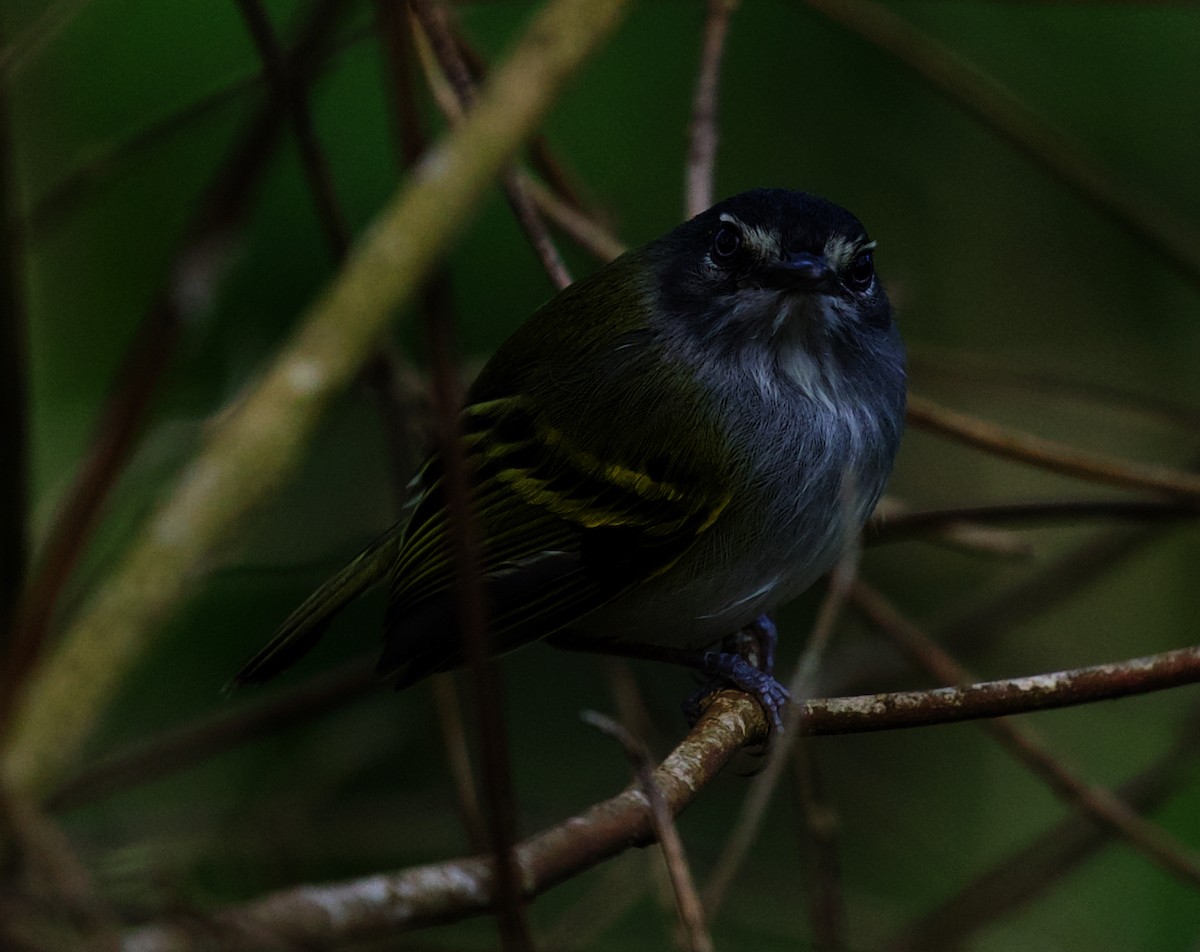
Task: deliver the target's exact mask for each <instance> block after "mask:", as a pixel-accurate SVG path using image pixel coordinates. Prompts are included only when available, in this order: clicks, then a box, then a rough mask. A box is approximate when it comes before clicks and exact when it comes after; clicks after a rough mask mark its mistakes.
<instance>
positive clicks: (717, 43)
mask: <svg viewBox="0 0 1200 952" xmlns="http://www.w3.org/2000/svg"><path fill="white" fill-rule="evenodd" d="M737 3H738V0H708V15H707V16H706V18H705V20H704V39H703V40H702V41H701V45H700V68H699V69H698V70H697V71H696V93H695V96H694V97H693V99H692V122H691V126H690V127H689V129H688V153H687V166H686V170H685V175H684V179H685V181H686V193H687V194H686V197H685V199H684V203H683V208H684V213H685V215H686V217H688V218H694V217H695V216H696V215H699V214H700V213H701V212H702V211H704V210H705V209H707V208H708V207H709V206H711V205H712V203H713V181H714V179H715V173H716V167H717V141H718V138H719V136H718V133H717V86H718V84H719V82H720V77H721V60H722V59H723V58H724V55H725V36H726V34H727V33H728V32H729V18H730V16H731V15H732V14H733V11H734V10H735V9H736V8H737Z"/></svg>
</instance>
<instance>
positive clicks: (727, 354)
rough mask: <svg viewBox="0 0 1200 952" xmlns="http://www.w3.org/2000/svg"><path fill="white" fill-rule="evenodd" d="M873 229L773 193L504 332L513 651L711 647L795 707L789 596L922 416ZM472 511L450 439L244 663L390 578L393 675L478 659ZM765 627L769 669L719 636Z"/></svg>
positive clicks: (503, 559)
mask: <svg viewBox="0 0 1200 952" xmlns="http://www.w3.org/2000/svg"><path fill="white" fill-rule="evenodd" d="M874 248H875V243H874V242H873V241H871V240H870V239H869V238H868V237H867V234H866V231H865V230H864V229H863V226H862V224H861V223H860V222H859V221H858V219H857V218H855V217H854V216H853V215H852V214H850V213H849V212H848V211H846V210H845V209H843V208H841V207H839V206H837V205H834V204H832V203H831V202H828V201H826V200H824V199H822V198H818V197H817V196H815V195H810V194H806V193H803V192H795V191H790V190H785V189H756V190H754V191H749V192H745V193H743V194H741V195H737V196H735V197H733V198H730V199H727V200H725V201H723V202H720V203H719V204H717V205H715V206H713V207H712V208H710V209H709V210H708V211H706V212H703V213H702V214H700V215H697V216H696V217H695V218H693V219H691V220H690V221H687V222H685V223H683V224H682V225H679V226H678V227H677V228H675V229H674V230H673V231H671V232H668V233H667V234H666V235H664V236H663V237H661V238H659V239H657V240H655V241H651V242H650V243H649V244H646V245H643V246H642V247H640V248H637V249H635V250H633V251H629V252H627V253H626V254H624V255H622V256H621V257H619V258H617V259H616V260H614V261H612V262H611V263H609V264H608V265H605V266H604V267H602V268H600V269H599V270H598V271H596V272H595V273H593V274H591V275H590V276H589V277H586V278H584V279H582V280H580V281H577V282H575V283H574V284H572V285H571V286H570V287H568V288H566V289H565V290H563V291H561V292H560V293H559V294H557V295H556V296H555V297H554V298H552V299H551V300H550V301H549V302H548V303H547V304H545V305H543V306H542V307H541V308H540V309H539V310H537V311H536V312H535V313H534V314H533V316H532V317H530V318H529V320H528V321H526V322H525V323H524V324H523V325H522V326H521V327H519V328H518V329H517V330H516V332H515V333H513V335H512V336H511V337H509V338H508V339H507V340H506V341H505V342H504V343H503V344H501V345H500V347H499V349H498V350H497V351H496V352H495V354H494V356H493V357H492V358H491V359H490V360H489V361H488V363H487V364H486V366H485V367H484V368H483V370H482V372H481V373H480V374H479V376H478V378H477V379H476V381H475V383H474V384H473V385H472V387H471V388H470V391H469V393H468V395H467V400H466V405H465V407H464V408H463V410H462V417H461V422H462V431H463V451H464V455H465V459H466V462H467V465H468V469H469V472H470V474H471V476H470V478H471V485H472V504H473V519H474V524H475V526H476V532H477V535H478V537H479V539H480V541H481V552H480V554H479V570H480V573H481V576H482V579H483V582H484V586H485V588H484V592H485V595H486V601H487V606H488V612H489V628H490V631H491V634H492V639H493V644H494V647H495V650H496V651H497V652H498V653H501V652H507V651H509V650H511V649H513V648H517V647H519V646H521V645H524V644H526V643H528V642H532V641H537V640H539V639H546V640H548V641H549V642H550V643H551V644H553V645H556V646H558V647H563V648H572V649H581V650H594V651H602V652H609V653H614V654H624V655H632V656H643V657H653V658H659V659H664V660H671V661H676V662H680V663H683V664H688V665H690V666H692V667H694V668H697V669H699V670H701V671H703V672H705V673H706V674H708V675H710V676H712V677H714V678H715V679H716V681H718V682H719V683H722V684H726V685H730V686H733V687H737V688H740V689H742V690H746V691H749V692H751V693H753V694H755V695H756V696H757V697H758V698H759V700H760V701H761V702H762V704H763V706H764V707H765V708H766V710H767V712H768V714H769V715H770V717H771V719H772V722H773V723H774V725H775V727H776V729H781V728H782V719H781V713H780V712H781V709H782V708H783V706H784V705H785V704H786V702H787V700H788V696H787V692H786V690H785V689H784V688H783V687H782V686H781V685H780V684H779V683H778V682H777V681H776V680H775V679H774V677H773V675H772V673H771V670H770V667H771V664H772V663H773V657H774V637H773V632H774V629H773V626H771V625H770V622H769V617H768V615H767V613H769V612H770V611H772V610H773V609H774V608H776V607H777V606H778V605H780V604H782V603H784V602H786V601H788V600H789V599H791V598H793V597H794V596H796V595H798V594H799V593H800V592H802V591H803V590H804V589H806V588H807V587H808V586H809V585H811V584H812V583H813V582H814V581H816V579H817V578H819V577H820V576H821V575H822V574H823V573H825V572H826V571H827V570H828V569H829V568H830V567H831V566H832V565H833V564H834V562H835V561H836V560H837V559H838V557H839V556H840V555H841V553H842V552H843V551H844V550H845V548H846V545H847V543H848V541H849V540H851V539H852V538H853V536H854V535H855V534H857V533H858V532H859V531H860V530H861V528H862V526H863V524H864V522H865V521H866V520H867V518H868V517H869V516H870V514H871V511H872V510H873V509H874V507H875V503H876V502H877V500H878V499H879V496H880V494H881V493H882V492H883V487H884V484H885V482H886V481H887V478H888V475H889V474H890V472H891V469H892V463H893V460H894V459H895V456H896V451H897V448H898V446H899V442H900V435H901V430H902V428H903V420H904V407H905V357H904V347H903V344H902V343H901V341H900V336H899V334H898V332H897V330H896V327H895V325H894V324H893V321H892V310H891V306H890V304H889V303H888V299H887V295H886V294H885V292H884V289H883V286H882V285H881V283H880V281H879V278H878V277H877V276H876V273H875V265H874V260H873V254H874ZM449 518H450V517H449V512H448V509H447V504H446V497H445V493H444V492H443V469H442V465H441V460H440V458H439V456H438V454H437V453H434V454H432V455H431V456H430V457H428V459H427V460H426V462H425V463H424V465H423V466H422V467H421V468H420V469H419V470H418V472H417V474H416V476H415V477H414V479H413V481H412V483H411V484H410V496H409V501H408V504H407V505H406V506H405V513H404V517H403V518H402V519H401V520H400V521H399V522H398V523H397V524H396V525H394V526H393V527H392V528H390V529H388V530H387V532H385V533H384V534H383V535H382V536H380V537H379V538H378V539H377V540H376V541H375V542H373V543H372V544H371V545H369V546H368V547H367V548H366V549H365V550H364V551H363V552H362V553H361V554H360V555H358V556H357V557H356V558H355V559H354V560H353V561H351V562H350V564H349V565H347V566H346V567H345V568H343V569H342V570H341V571H340V572H338V573H337V574H336V575H335V576H333V578H331V579H330V580H329V581H327V582H325V584H323V585H322V586H321V587H320V588H318V589H317V591H316V592H314V593H313V594H312V595H311V596H309V598H308V599H307V600H306V601H305V602H304V603H303V604H301V605H300V607H299V608H297V609H296V610H295V611H294V612H293V613H292V615H291V616H290V617H289V618H287V620H286V621H284V623H283V625H282V626H281V627H280V628H279V630H278V631H277V632H276V633H275V635H274V637H273V638H272V639H271V640H270V642H269V643H268V644H267V645H266V646H265V647H264V648H263V649H262V650H261V651H259V652H258V653H257V654H256V655H255V656H254V657H253V658H251V659H250V661H248V662H247V663H246V665H245V666H244V667H243V668H242V669H241V670H240V671H239V672H238V673H237V675H236V676H235V677H234V683H235V684H242V683H252V682H259V681H264V680H266V679H267V678H270V677H272V676H273V675H275V674H277V673H278V672H279V671H281V670H282V669H284V668H286V667H287V666H289V665H290V664H292V663H293V662H294V661H295V660H296V659H297V658H299V657H301V656H302V655H303V654H305V653H306V652H307V651H308V650H309V649H310V648H311V647H312V646H313V645H314V644H315V643H316V641H317V640H318V639H319V638H320V637H321V635H322V634H323V633H324V630H325V628H326V626H327V624H328V622H329V620H330V618H331V617H332V616H333V615H334V614H335V613H336V612H338V611H339V610H340V609H342V608H343V607H344V606H345V605H346V604H348V603H349V602H350V601H351V600H353V599H354V598H356V597H358V596H359V595H360V594H362V593H363V592H364V591H366V590H367V589H368V588H371V587H372V586H374V585H376V584H377V583H382V582H386V583H387V586H388V589H389V598H388V605H387V612H386V620H385V625H384V647H383V652H382V655H381V657H380V659H379V663H378V668H377V671H378V674H379V675H380V677H382V678H386V679H391V680H393V681H394V683H395V686H396V687H397V689H399V688H403V687H406V686H408V685H410V684H413V683H414V682H416V681H418V680H420V679H421V678H424V677H425V676H426V675H429V674H432V673H433V672H437V671H446V670H449V669H452V668H455V667H457V666H459V665H462V664H463V663H464V661H465V658H464V645H463V640H462V637H461V634H460V632H459V630H458V625H457V618H458V614H457V609H456V602H455V577H454V576H455V570H454V553H453V551H452V548H451V543H450V542H449V532H448V520H449ZM747 628H756V630H757V633H758V634H759V635H760V636H762V637H764V638H765V640H766V642H767V644H766V645H765V648H764V650H763V652H762V653H761V654H760V661H759V663H758V664H753V663H751V662H750V661H747V660H746V659H745V658H743V657H742V656H741V655H739V654H737V653H734V652H732V651H723V650H719V643H720V642H721V641H722V639H724V638H726V637H728V636H732V635H734V634H735V633H737V632H738V631H740V630H742V629H747ZM714 646H718V647H714Z"/></svg>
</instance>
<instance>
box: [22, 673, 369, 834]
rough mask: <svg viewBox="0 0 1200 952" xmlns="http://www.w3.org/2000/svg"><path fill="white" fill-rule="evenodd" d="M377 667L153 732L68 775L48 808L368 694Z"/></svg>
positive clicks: (123, 786) (131, 784)
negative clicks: (133, 743) (129, 745)
mask: <svg viewBox="0 0 1200 952" xmlns="http://www.w3.org/2000/svg"><path fill="white" fill-rule="evenodd" d="M373 669H374V662H370V661H367V660H365V659H363V658H358V659H356V660H353V661H348V662H346V663H345V664H343V665H341V666H339V667H337V668H335V669H333V670H332V671H325V672H322V673H321V674H319V675H316V676H314V677H312V678H310V679H308V680H306V681H303V682H301V683H299V684H297V685H295V686H291V687H288V688H285V689H283V690H280V691H276V692H275V693H274V694H272V695H269V696H267V697H261V698H260V697H256V698H255V699H254V700H252V701H251V702H249V703H247V704H244V705H242V706H240V707H239V708H238V709H237V710H234V711H230V712H228V713H224V712H223V713H221V714H218V715H217V716H215V717H208V718H204V719H202V720H199V721H197V722H195V723H187V724H184V725H182V726H180V727H175V728H171V729H168V730H165V731H162V732H160V733H157V734H152V735H150V736H149V737H147V738H144V739H142V740H140V741H139V742H138V743H137V744H135V745H133V746H131V747H128V748H126V749H124V750H119V751H117V752H116V753H114V754H111V755H109V756H108V757H105V758H104V759H102V760H100V761H98V762H97V763H94V764H91V765H89V766H87V767H85V768H84V769H83V770H81V771H79V773H77V774H75V775H74V776H72V777H70V778H69V779H67V780H66V781H65V782H64V783H63V784H62V786H60V787H59V788H58V789H57V790H56V791H55V792H54V793H53V794H52V795H51V796H50V797H49V798H48V800H47V802H46V807H47V809H49V810H54V811H56V812H63V811H67V810H74V809H77V808H78V807H81V806H86V805H87V804H89V803H93V802H95V801H96V800H98V799H101V798H103V797H108V796H112V795H113V794H115V793H120V792H121V791H123V790H127V789H130V788H136V787H140V786H142V785H143V784H147V783H152V782H153V781H155V780H157V779H159V778H160V777H164V776H167V775H168V774H171V773H174V772H176V771H179V770H184V769H187V768H188V767H191V766H194V765H195V764H197V763H202V762H203V761H205V760H207V759H208V758H210V757H213V756H215V755H216V754H219V753H222V752H224V751H226V750H229V749H231V748H233V747H237V746H239V745H241V744H247V743H250V742H252V741H254V740H257V739H258V738H260V737H263V736H265V735H268V734H272V733H274V732H276V731H279V730H284V729H290V728H293V727H296V726H298V725H300V724H302V723H304V722H305V721H310V720H314V719H316V718H319V717H321V716H322V715H324V714H326V713H328V712H329V711H331V710H333V709H335V708H338V707H340V706H342V705H343V704H345V703H346V702H347V701H350V700H353V699H355V698H359V697H363V696H364V695H365V694H367V693H368V692H369V690H370V688H371V686H372V685H373V684H375V683H376V681H375V677H374V675H373V673H372V672H373Z"/></svg>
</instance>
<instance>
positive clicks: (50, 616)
mask: <svg viewBox="0 0 1200 952" xmlns="http://www.w3.org/2000/svg"><path fill="white" fill-rule="evenodd" d="M344 5H345V0H318V2H316V3H315V4H314V5H313V7H312V9H311V11H310V13H309V16H308V19H307V20H306V22H305V24H304V27H303V28H302V30H301V34H300V39H299V41H298V42H297V44H296V47H295V49H294V50H293V52H292V54H291V57H290V65H289V72H290V73H291V74H293V75H307V74H308V73H309V72H310V71H311V70H312V69H313V68H314V66H315V64H316V63H317V62H318V61H319V60H320V57H321V55H322V53H323V51H324V50H325V48H326V41H327V39H328V36H329V33H330V31H331V30H332V28H333V25H334V23H335V22H336V20H337V17H338V16H339V15H340V13H341V9H342V7H343V6H344ZM284 118H285V117H284V116H283V114H282V112H281V110H280V109H279V108H278V107H277V105H276V104H274V102H271V103H268V104H267V105H265V106H264V107H263V108H262V110H260V112H259V113H258V114H257V116H255V118H254V119H252V120H251V122H250V124H249V126H248V127H247V129H246V130H245V131H244V132H243V134H242V135H240V136H239V137H238V139H237V143H236V145H235V146H234V148H233V151H232V152H231V153H230V155H229V156H228V157H227V158H226V160H225V162H224V163H223V165H222V166H221V168H220V170H219V171H218V172H217V174H216V176H215V177H214V178H213V180H212V182H211V183H210V184H209V186H208V188H206V189H205V190H204V192H203V194H202V197H201V200H200V202H199V203H198V205H197V211H196V214H195V217H194V218H193V220H192V222H191V224H190V226H189V227H188V229H187V231H186V232H185V235H184V238H183V239H182V242H181V245H180V248H179V250H178V252H177V253H176V255H175V259H174V262H173V264H172V266H171V267H170V268H169V269H168V272H167V276H166V278H165V280H164V284H163V286H162V287H160V289H159V290H158V292H157V294H156V295H155V296H154V297H153V299H152V303H151V306H150V309H149V311H148V312H147V314H146V315H145V317H144V318H143V319H142V322H141V324H140V326H139V327H138V329H137V331H136V332H135V337H134V341H133V343H132V345H131V346H130V348H129V350H128V352H127V353H126V355H125V357H124V359H123V361H122V365H121V368H120V370H119V372H118V374H117V376H116V377H115V378H114V379H115V381H116V389H115V390H114V391H113V392H112V393H111V394H110V395H109V397H108V399H107V400H106V401H105V404H104V407H103V408H102V410H101V413H100V418H99V420H98V421H97V424H96V427H95V430H94V434H93V437H92V439H91V441H90V444H89V448H88V450H87V453H86V455H85V457H84V459H83V461H82V462H81V463H80V465H79V468H78V469H77V470H76V472H75V475H74V477H73V479H72V481H71V484H70V485H69V486H68V488H67V490H66V492H65V493H64V494H63V498H62V501H61V502H60V504H59V506H58V510H57V512H56V514H55V517H54V519H53V521H52V523H51V526H50V529H49V531H48V532H47V535H46V539H45V541H44V542H43V544H42V546H41V555H40V557H39V559H38V562H37V566H36V568H35V569H34V571H33V573H32V575H31V578H30V582H29V585H28V587H27V589H26V592H25V595H24V597H23V598H22V603H21V608H20V614H19V619H18V627H17V630H16V632H15V634H14V643H13V654H12V657H13V662H12V664H11V666H10V667H9V668H8V670H7V671H6V672H5V675H6V683H5V684H4V685H3V686H0V732H2V731H3V730H4V729H6V726H7V721H8V716H9V713H10V712H11V707H12V703H13V701H14V699H15V697H16V695H17V693H18V686H19V685H20V684H21V682H22V681H23V680H24V678H25V677H26V675H27V674H28V672H29V671H30V670H31V669H32V667H33V665H34V663H35V662H36V660H37V658H38V655H39V654H40V652H41V648H42V645H43V643H44V642H45V639H46V636H47V633H48V632H49V630H50V627H51V625H52V623H53V620H54V613H55V609H56V606H57V604H58V600H59V596H60V595H61V593H62V591H63V588H64V587H65V586H66V583H67V581H68V579H69V578H70V576H71V573H72V571H73V569H74V567H75V565H76V564H77V563H78V561H79V559H80V557H81V556H82V554H83V552H84V549H85V548H86V545H87V542H88V539H89V538H90V537H91V534H92V531H93V530H94V528H95V526H96V524H97V522H98V520H99V517H100V514H101V512H102V510H103V506H104V503H105V501H106V500H107V498H108V495H109V493H110V491H111V490H112V487H113V485H114V484H115V482H116V479H117V476H118V475H119V474H120V472H121V470H122V469H123V468H124V465H125V463H126V461H127V460H128V458H129V455H130V453H131V452H132V450H133V447H134V446H135V445H136V442H137V438H138V436H139V434H140V432H141V429H142V424H143V422H144V421H145V418H146V416H147V414H148V413H149V410H150V407H151V406H152V405H153V401H154V397H155V395H156V394H157V392H158V385H159V382H160V381H161V379H162V377H163V376H164V374H165V373H166V371H167V368H168V366H169V364H170V360H171V357H172V355H173V354H174V352H175V345H176V343H177V342H178V340H179V337H180V335H181V333H182V330H183V328H184V327H185V326H186V325H187V324H188V322H189V321H190V320H192V319H199V317H200V316H201V315H202V314H203V313H204V311H205V310H206V309H207V307H208V302H209V300H210V298H211V295H212V293H213V291H214V290H215V287H216V285H217V284H218V283H219V281H220V280H221V278H222V277H223V275H224V272H225V268H226V264H227V260H226V258H227V256H226V254H225V251H226V249H227V245H228V242H229V238H230V235H231V233H232V232H233V231H235V230H236V229H237V228H238V226H239V225H240V222H241V220H242V218H243V217H244V215H245V213H246V211H247V209H248V207H249V205H250V202H251V200H252V199H253V196H254V194H255V193H256V191H257V187H258V185H259V183H260V182H261V180H262V177H263V175H264V174H265V172H266V169H267V167H268V164H269V159H270V157H271V155H272V153H273V151H274V149H275V146H276V145H277V143H278V141H279V136H280V133H281V132H282V130H283V124H284Z"/></svg>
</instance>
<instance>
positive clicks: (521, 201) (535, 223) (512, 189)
mask: <svg viewBox="0 0 1200 952" xmlns="http://www.w3.org/2000/svg"><path fill="white" fill-rule="evenodd" d="M410 5H411V8H412V11H413V14H414V15H415V16H416V18H417V21H418V22H419V23H420V25H421V29H422V31H423V32H424V33H425V35H426V37H428V39H429V44H430V46H431V47H432V49H433V54H434V57H435V58H436V59H437V62H438V66H439V68H440V69H441V71H442V73H443V74H444V75H445V77H446V79H447V80H449V82H450V85H451V87H452V88H453V89H454V94H455V96H457V98H458V103H459V107H460V109H462V110H464V111H465V110H468V109H470V107H471V104H472V103H473V102H474V101H475V82H474V79H473V77H472V76H471V70H470V69H469V68H468V66H467V63H466V61H465V59H464V58H463V55H462V52H461V47H460V44H459V43H458V41H457V39H456V38H455V33H454V29H453V26H452V25H451V23H450V19H449V16H448V14H447V12H446V8H445V6H444V5H443V4H442V3H441V2H440V0H410ZM503 185H504V195H505V197H506V198H507V199H508V204H509V206H510V207H511V208H512V211H513V214H514V215H515V216H516V219H517V224H519V225H520V226H521V230H522V231H523V232H524V233H525V237H526V238H527V239H528V240H529V243H530V245H531V246H532V247H533V250H534V252H535V253H536V254H537V256H538V260H539V261H541V263H542V267H543V268H544V269H545V271H546V274H547V275H548V276H549V278H550V280H551V282H552V283H553V284H554V286H555V287H556V288H559V289H560V290H561V289H562V288H565V287H566V286H567V285H568V284H570V283H571V274H570V272H569V271H568V270H567V266H566V264H565V263H564V262H563V260H562V256H561V255H560V254H559V253H558V249H557V248H556V247H555V245H554V239H552V238H551V237H550V233H549V232H548V231H547V230H546V223H545V222H544V221H542V216H541V214H540V213H539V212H538V210H537V207H536V206H535V205H534V203H533V201H532V199H531V198H530V196H529V193H528V192H527V190H526V189H525V186H524V184H523V182H522V179H521V177H520V175H518V174H517V171H516V170H515V168H512V167H510V168H509V169H507V170H506V171H505V172H504V176H503Z"/></svg>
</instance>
